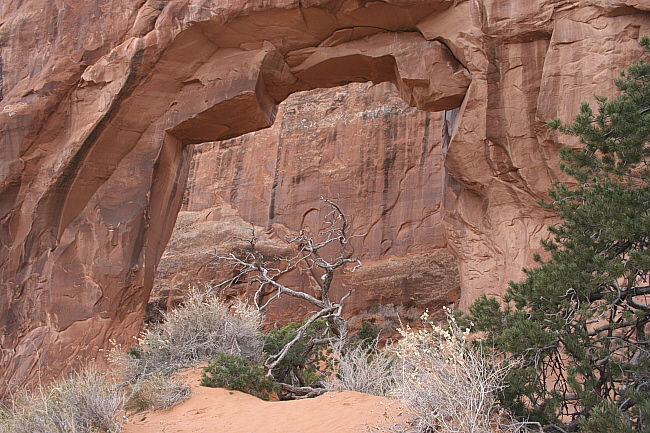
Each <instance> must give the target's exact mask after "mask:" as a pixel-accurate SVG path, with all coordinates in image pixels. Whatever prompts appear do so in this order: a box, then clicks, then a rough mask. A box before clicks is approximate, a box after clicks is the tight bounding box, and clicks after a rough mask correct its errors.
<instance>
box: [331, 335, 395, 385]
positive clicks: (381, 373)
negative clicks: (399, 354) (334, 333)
mask: <svg viewBox="0 0 650 433" xmlns="http://www.w3.org/2000/svg"><path fill="white" fill-rule="evenodd" d="M332 357H333V366H334V372H333V374H332V375H331V377H330V378H329V379H328V380H327V381H326V385H327V387H328V388H331V389H347V390H350V391H357V392H363V393H366V394H373V395H379V396H385V395H387V393H388V392H389V391H390V390H391V389H392V388H393V387H394V385H395V380H394V372H393V369H394V367H395V360H396V359H395V355H394V354H393V353H391V352H390V350H388V348H386V349H379V348H378V347H377V339H375V340H374V341H373V342H371V343H370V344H369V345H368V346H367V347H366V346H364V345H362V344H359V345H356V346H353V347H350V348H349V349H348V350H347V351H345V352H343V351H341V349H340V347H334V352H333V354H332Z"/></svg>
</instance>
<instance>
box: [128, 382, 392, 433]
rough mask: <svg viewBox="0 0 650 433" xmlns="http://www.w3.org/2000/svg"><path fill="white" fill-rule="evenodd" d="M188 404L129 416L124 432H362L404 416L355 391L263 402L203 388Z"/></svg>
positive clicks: (385, 402) (196, 390) (386, 402)
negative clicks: (303, 398)
mask: <svg viewBox="0 0 650 433" xmlns="http://www.w3.org/2000/svg"><path fill="white" fill-rule="evenodd" d="M189 377H190V379H191V383H193V390H192V395H191V397H190V398H189V399H188V400H187V401H185V402H184V403H182V404H180V405H178V406H176V407H175V408H172V409H170V410H168V411H157V412H142V413H139V414H135V415H133V416H131V417H130V420H129V422H128V423H126V425H125V426H124V433H190V432H204V433H212V432H215V433H216V432H224V433H225V432H227V433H294V432H295V433H298V432H308V433H336V432H339V433H358V432H367V431H376V430H373V429H371V427H381V426H387V425H394V424H395V423H396V422H397V421H398V420H399V417H400V410H399V407H398V406H397V404H396V403H395V402H393V401H391V400H389V399H386V398H382V397H376V396H373V395H368V394H361V393H358V392H352V391H342V392H331V393H327V394H324V395H322V396H320V397H317V398H310V399H305V400H294V401H270V402H269V401H264V400H260V399H258V398H256V397H253V396H251V395H248V394H243V393H241V392H237V391H228V390H226V389H220V388H206V387H202V386H198V379H197V377H198V374H196V372H195V373H193V374H190V375H189Z"/></svg>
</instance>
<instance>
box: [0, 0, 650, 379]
mask: <svg viewBox="0 0 650 433" xmlns="http://www.w3.org/2000/svg"><path fill="white" fill-rule="evenodd" d="M649 11H650V5H649V4H648V3H647V1H645V0H580V1H573V0H535V1H532V2H503V1H499V0H468V1H462V0H385V1H366V0H228V1H223V0H220V1H211V0H173V1H165V0H120V1H111V0H109V1H105V0H101V1H100V0H91V1H88V0H83V1H82V0H65V1H64V0H53V1H48V2H42V1H29V2H24V1H18V0H5V1H3V2H2V3H1V4H0V47H1V51H0V71H1V73H0V77H1V78H2V81H1V83H0V89H1V92H0V98H1V100H0V131H1V136H0V221H1V224H2V225H1V227H0V284H1V287H0V329H1V330H2V333H1V334H0V347H1V350H2V359H1V361H0V384H2V385H3V388H4V389H5V390H6V389H10V388H12V387H15V386H18V385H20V384H23V383H25V382H28V381H30V380H32V379H34V378H36V377H38V375H39V370H40V372H41V373H42V374H43V375H44V376H43V377H46V376H48V375H53V374H56V373H57V372H59V371H61V370H63V369H65V368H68V367H69V366H71V365H73V364H74V363H75V361H76V360H77V359H82V358H84V357H87V356H94V355H96V354H97V353H98V350H99V349H100V348H102V347H105V346H106V344H107V341H108V340H109V339H110V338H115V339H117V340H118V341H127V340H128V339H129V338H130V336H131V335H133V334H135V333H136V332H137V331H138V329H139V328H140V323H141V319H142V317H143V314H144V309H145V305H146V302H147V299H148V297H149V293H150V290H151V288H152V285H153V279H154V273H155V268H156V265H157V263H158V261H159V258H160V256H161V255H162V253H163V251H164V248H165V245H166V243H167V240H168V238H169V236H170V234H171V232H172V229H173V225H174V220H175V216H176V214H177V212H178V209H179V208H180V205H181V199H182V195H183V191H184V189H185V180H186V176H187V174H188V171H189V168H190V155H191V150H190V149H191V148H190V147H189V146H188V145H189V144H192V143H199V142H204V141H217V140H222V139H226V138H233V137H236V136H239V135H242V134H244V133H247V132H251V131H254V130H257V129H260V128H263V127H267V126H269V125H270V124H272V123H273V120H274V117H275V111H276V107H277V104H278V103H279V102H280V101H282V100H284V99H285V98H286V97H287V96H288V95H289V94H291V93H295V92H297V91H300V90H308V89H313V88H318V87H334V86H338V85H342V84H346V83H348V82H365V81H374V82H383V81H390V82H392V83H394V84H395V86H396V88H397V89H398V92H399V94H400V96H401V97H402V98H403V99H404V100H405V101H406V102H408V103H409V104H411V105H415V106H417V107H418V108H421V109H425V110H429V111H440V110H454V109H456V108H459V110H458V111H457V112H456V111H451V112H446V114H445V115H444V118H445V119H446V122H445V123H447V122H448V123H449V124H450V125H452V126H453V127H452V128H451V129H450V130H451V131H452V132H451V136H450V137H447V138H448V139H447V142H448V145H445V147H446V148H447V150H446V154H445V155H446V156H445V161H444V164H445V167H446V170H447V173H448V175H449V176H450V177H451V178H453V180H450V181H449V182H448V187H447V189H446V191H445V194H444V197H445V201H444V204H443V208H444V215H445V216H444V222H445V234H446V238H447V245H448V246H449V247H450V248H451V249H452V251H453V253H454V255H455V257H456V258H457V261H458V266H459V272H460V276H461V290H462V294H461V301H460V303H461V305H467V303H468V302H469V301H470V300H471V299H473V298H474V297H475V296H476V295H477V294H479V293H499V292H500V291H502V290H503V288H504V283H505V281H507V280H508V279H510V278H517V277H519V276H520V274H521V271H520V268H521V266H522V265H525V264H529V263H530V257H531V254H530V253H531V252H532V251H533V250H535V249H536V248H537V247H536V246H537V245H538V240H539V239H540V238H542V237H543V236H544V231H543V227H544V226H545V224H546V223H547V222H548V221H549V219H550V218H552V215H548V214H545V213H543V212H542V211H541V210H539V208H538V207H537V206H536V204H535V199H536V198H537V197H539V196H540V195H543V193H544V191H545V189H546V187H547V186H548V185H549V183H550V181H552V180H553V179H556V178H557V176H558V173H557V169H556V162H557V161H556V156H555V155H556V149H557V147H558V143H557V141H558V137H556V136H554V135H553V134H551V133H549V132H548V131H547V130H546V129H545V127H544V124H543V121H544V120H546V119H548V118H550V117H555V116H559V117H562V118H564V119H568V118H570V117H571V116H572V115H573V114H575V112H576V110H577V103H578V101H582V100H591V99H592V96H591V95H592V94H594V93H598V94H602V95H605V96H608V95H611V94H612V92H613V90H612V89H613V78H614V77H615V76H616V75H617V74H618V70H619V69H621V68H622V67H623V66H625V65H626V64H627V63H629V62H630V61H631V60H632V59H634V58H636V57H637V56H638V55H639V53H640V52H641V50H640V48H639V46H638V44H637V40H638V37H639V35H641V34H647V33H650V14H648V12H649ZM377 29H379V30H380V31H379V32H377V33H375V31H376V30H377ZM287 204H290V203H287ZM276 209H282V207H281V206H276ZM63 359H65V360H66V362H61V360H63Z"/></svg>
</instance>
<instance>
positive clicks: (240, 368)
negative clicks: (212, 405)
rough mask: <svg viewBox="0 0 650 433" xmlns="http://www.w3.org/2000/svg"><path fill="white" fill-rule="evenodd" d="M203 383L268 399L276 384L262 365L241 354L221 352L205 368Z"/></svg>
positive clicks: (211, 386)
mask: <svg viewBox="0 0 650 433" xmlns="http://www.w3.org/2000/svg"><path fill="white" fill-rule="evenodd" d="M201 385H203V386H207V387H210V388H226V389H230V390H233V391H241V392H245V393H246V394H251V395H254V396H256V397H259V398H261V399H263V400H268V399H269V396H270V394H272V393H273V392H275V391H276V386H275V384H274V383H273V381H272V380H271V379H269V378H268V377H267V376H265V374H264V369H263V368H262V366H261V365H258V364H253V363H252V362H250V361H249V360H247V359H246V358H243V357H241V356H239V355H231V354H227V353H221V354H219V355H217V357H216V358H215V359H214V361H212V362H210V363H209V364H208V366H207V367H204V368H203V378H202V379H201Z"/></svg>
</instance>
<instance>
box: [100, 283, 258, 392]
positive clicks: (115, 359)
mask: <svg viewBox="0 0 650 433" xmlns="http://www.w3.org/2000/svg"><path fill="white" fill-rule="evenodd" d="M163 317H164V322H163V323H161V324H159V325H158V326H156V327H154V328H152V329H150V330H147V331H145V332H144V333H143V335H142V337H141V338H140V339H139V344H138V346H137V347H134V348H131V349H130V354H123V353H122V352H121V350H119V348H117V349H116V350H113V351H112V353H111V361H112V363H113V364H114V365H115V366H116V369H118V370H121V372H122V373H123V374H124V377H125V380H126V381H127V382H131V383H133V382H134V381H135V380H139V379H140V378H145V377H149V376H158V375H166V376H169V375H171V374H173V373H175V372H176V371H178V370H180V369H181V368H184V367H188V366H191V365H194V364H196V363H198V362H200V361H204V360H208V359H210V358H213V357H214V356H216V354H218V353H229V354H238V355H241V356H244V357H246V358H248V359H252V360H255V361H260V360H261V359H262V348H263V341H264V340H263V338H264V337H263V335H262V332H261V330H260V329H261V316H260V313H259V312H258V311H257V309H255V308H253V307H251V306H248V305H246V304H245V303H243V302H239V301H238V302H235V303H233V304H228V303H226V302H224V301H222V300H220V299H218V298H216V297H215V296H214V295H213V294H212V291H211V290H209V289H208V290H205V291H199V290H197V289H195V290H193V291H192V292H190V294H189V295H188V296H187V298H186V299H185V301H184V302H183V305H181V306H180V307H178V308H176V309H174V310H172V311H170V312H165V313H163Z"/></svg>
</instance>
